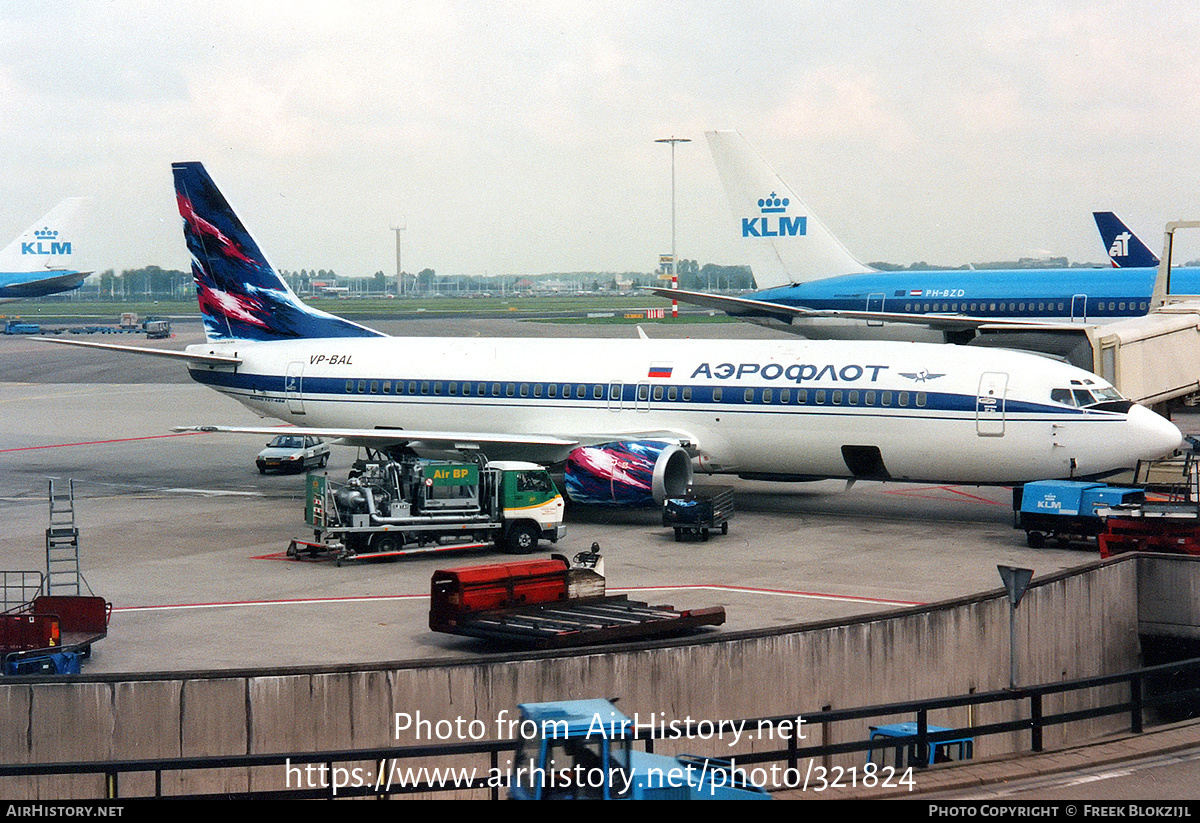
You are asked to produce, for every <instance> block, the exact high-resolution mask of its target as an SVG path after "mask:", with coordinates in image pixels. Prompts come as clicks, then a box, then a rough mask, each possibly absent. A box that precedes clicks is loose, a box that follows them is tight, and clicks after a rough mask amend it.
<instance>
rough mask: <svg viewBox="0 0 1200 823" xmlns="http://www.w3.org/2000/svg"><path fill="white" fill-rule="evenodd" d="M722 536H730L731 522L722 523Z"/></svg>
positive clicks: (723, 521) (724, 521)
mask: <svg viewBox="0 0 1200 823" xmlns="http://www.w3.org/2000/svg"><path fill="white" fill-rule="evenodd" d="M721 534H729V521H728V520H722V521H721Z"/></svg>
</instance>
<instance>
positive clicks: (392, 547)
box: [373, 534, 404, 554]
mask: <svg viewBox="0 0 1200 823" xmlns="http://www.w3.org/2000/svg"><path fill="white" fill-rule="evenodd" d="M403 546H404V538H403V537H400V536H398V535H394V534H382V535H380V536H379V539H378V540H377V541H375V546H374V547H373V548H374V549H375V551H377V552H379V553H380V554H383V553H386V552H394V551H398V550H399V549H400V548H402V547H403Z"/></svg>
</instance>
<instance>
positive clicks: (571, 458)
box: [565, 440, 692, 506]
mask: <svg viewBox="0 0 1200 823" xmlns="http://www.w3.org/2000/svg"><path fill="white" fill-rule="evenodd" d="M565 479H566V486H567V496H568V497H570V498H571V500H573V501H574V502H576V503H599V504H603V505H610V506H611V505H616V506H653V505H656V504H657V505H661V504H662V501H663V500H665V499H666V498H668V497H679V496H681V495H682V494H684V493H685V492H686V491H687V488H688V486H689V485H690V484H691V482H692V459H691V457H690V456H689V455H688V453H687V452H686V451H684V450H683V449H682V448H681V447H680V446H679V445H678V444H676V443H666V442H662V441H657V440H630V441H621V442H615V443H604V444H602V445H599V446H581V447H580V448H578V449H575V450H574V451H572V452H571V453H570V455H568V456H567V467H566V471H565Z"/></svg>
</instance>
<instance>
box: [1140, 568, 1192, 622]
mask: <svg viewBox="0 0 1200 823" xmlns="http://www.w3.org/2000/svg"><path fill="white" fill-rule="evenodd" d="M1197 563H1200V557H1179V558H1171V559H1170V560H1169V561H1168V560H1164V559H1161V558H1154V559H1151V558H1145V559H1143V561H1142V562H1141V563H1139V564H1138V620H1139V622H1140V624H1141V633H1142V634H1155V635H1160V636H1163V637H1186V638H1191V639H1200V574H1198V572H1197V568H1196V566H1197Z"/></svg>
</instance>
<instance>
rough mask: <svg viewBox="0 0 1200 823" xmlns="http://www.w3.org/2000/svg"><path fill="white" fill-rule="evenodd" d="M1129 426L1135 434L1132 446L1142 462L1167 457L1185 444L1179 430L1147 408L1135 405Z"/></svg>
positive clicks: (1131, 412) (1130, 410) (1130, 415)
mask: <svg viewBox="0 0 1200 823" xmlns="http://www.w3.org/2000/svg"><path fill="white" fill-rule="evenodd" d="M1129 426H1130V429H1131V430H1132V432H1133V438H1131V440H1130V445H1132V446H1133V447H1134V450H1135V451H1136V452H1137V457H1138V459H1140V460H1154V459H1157V458H1159V457H1166V456H1167V455H1169V454H1172V453H1173V452H1174V451H1175V450H1176V449H1178V448H1179V447H1180V446H1181V445H1182V444H1183V434H1182V433H1181V432H1180V431H1179V428H1178V427H1177V426H1176V425H1175V424H1174V423H1172V422H1171V421H1170V420H1167V419H1166V418H1165V417H1161V416H1159V415H1157V414H1155V413H1154V412H1152V411H1150V410H1149V409H1148V408H1146V407H1145V406H1139V405H1136V404H1135V405H1134V406H1132V407H1130V409H1129Z"/></svg>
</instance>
